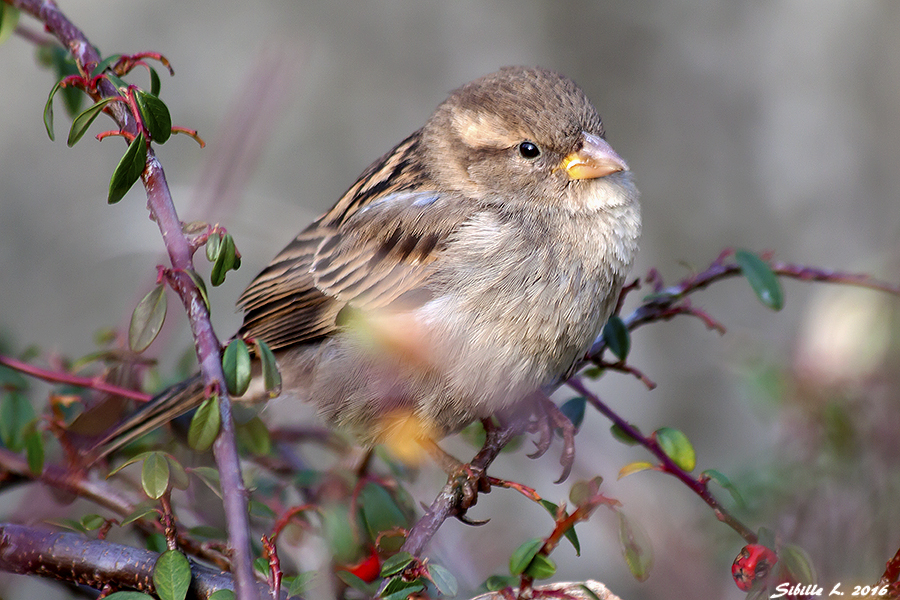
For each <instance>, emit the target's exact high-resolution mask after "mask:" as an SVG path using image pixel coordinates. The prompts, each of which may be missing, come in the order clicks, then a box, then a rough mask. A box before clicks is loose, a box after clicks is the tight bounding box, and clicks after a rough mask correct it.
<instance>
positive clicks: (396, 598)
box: [379, 577, 425, 600]
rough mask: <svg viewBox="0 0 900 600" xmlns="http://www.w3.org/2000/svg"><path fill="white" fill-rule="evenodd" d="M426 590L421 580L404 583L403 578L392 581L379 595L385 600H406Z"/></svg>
mask: <svg viewBox="0 0 900 600" xmlns="http://www.w3.org/2000/svg"><path fill="white" fill-rule="evenodd" d="M424 589H425V584H424V583H422V582H421V581H420V580H418V579H416V580H414V581H403V578H401V577H395V578H393V579H391V580H390V581H389V582H388V583H387V585H386V586H384V589H383V590H382V591H381V594H379V597H380V598H382V599H383V600H405V599H406V598H408V597H409V596H410V595H411V594H416V593H418V592H421V591H422V590H424Z"/></svg>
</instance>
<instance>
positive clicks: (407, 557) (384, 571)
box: [381, 552, 416, 577]
mask: <svg viewBox="0 0 900 600" xmlns="http://www.w3.org/2000/svg"><path fill="white" fill-rule="evenodd" d="M415 560H416V559H415V558H414V557H413V555H412V554H410V553H409V552H398V553H397V554H395V555H393V556H392V557H390V558H389V559H387V560H385V561H384V564H382V565H381V576H382V577H391V576H393V575H397V574H398V573H401V572H402V571H403V569H405V568H406V567H408V566H409V565H411V564H412V563H413V562H415Z"/></svg>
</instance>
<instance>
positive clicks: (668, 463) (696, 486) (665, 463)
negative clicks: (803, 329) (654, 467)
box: [567, 377, 757, 544]
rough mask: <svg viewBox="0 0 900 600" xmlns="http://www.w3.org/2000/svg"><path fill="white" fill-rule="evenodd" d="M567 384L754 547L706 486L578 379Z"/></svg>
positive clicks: (747, 530)
mask: <svg viewBox="0 0 900 600" xmlns="http://www.w3.org/2000/svg"><path fill="white" fill-rule="evenodd" d="M567 383H568V386H569V387H571V388H572V389H573V390H575V391H576V392H578V393H579V394H581V395H582V396H584V397H585V398H586V399H587V401H588V402H590V403H591V405H592V406H594V408H596V409H597V410H598V411H600V413H602V414H603V415H604V416H605V417H606V418H608V419H609V420H610V421H612V422H613V423H614V424H615V425H616V426H617V427H619V428H620V429H621V430H622V431H623V432H625V434H626V435H628V436H629V437H631V438H632V439H634V440H635V441H636V442H637V443H638V444H640V445H641V446H643V447H644V448H646V449H647V450H649V451H650V453H651V454H653V456H655V457H656V458H657V460H659V462H660V470H661V471H663V472H665V473H669V474H670V475H673V476H674V477H676V478H678V479H679V480H681V482H682V483H684V484H685V485H686V486H688V487H689V488H690V489H691V491H693V492H694V493H695V494H697V495H698V496H700V498H702V499H703V501H704V502H706V504H708V505H709V507H710V508H712V509H713V512H714V513H715V515H716V518H717V519H719V520H720V521H722V522H723V523H725V524H726V525H728V526H729V527H731V528H732V529H734V530H735V531H736V532H737V533H738V534H739V535H740V536H741V537H742V538H744V539H745V540H746V541H747V543H748V544H755V543H756V542H757V536H756V533H754V532H753V531H752V530H751V529H750V528H749V527H747V526H746V525H744V524H743V523H741V522H740V521H739V520H738V519H737V518H736V517H735V516H734V515H732V514H731V513H729V512H728V510H727V509H726V508H725V507H723V506H722V505H721V504H720V503H719V501H718V500H717V499H716V497H715V496H713V495H712V492H710V491H709V486H707V485H706V482H704V481H700V480H698V479H694V478H693V477H691V475H690V474H689V473H687V472H686V471H684V469H682V468H681V467H679V466H678V465H676V464H675V462H674V461H673V460H672V459H671V458H669V456H668V455H667V454H666V453H665V452H663V450H662V448H661V447H660V446H659V444H658V443H657V442H656V441H655V440H653V439H651V438H649V437H646V436H644V435H643V434H642V433H641V432H640V431H638V429H637V428H636V427H634V426H632V425H631V424H630V423H629V422H628V421H626V420H625V419H623V418H622V417H620V416H619V415H617V414H616V413H615V412H614V411H613V410H612V409H611V408H609V407H608V406H607V405H606V404H605V403H604V402H603V401H602V400H600V398H599V397H598V396H597V395H596V394H594V393H593V392H591V391H590V390H589V389H588V388H587V387H586V386H585V385H584V383H583V382H582V381H581V379H579V378H578V377H573V378H572V379H570V380H569V381H568V382H567Z"/></svg>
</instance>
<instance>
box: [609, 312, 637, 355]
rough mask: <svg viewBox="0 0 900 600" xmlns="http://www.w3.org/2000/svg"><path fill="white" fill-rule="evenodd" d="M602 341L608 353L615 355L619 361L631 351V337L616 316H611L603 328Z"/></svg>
mask: <svg viewBox="0 0 900 600" xmlns="http://www.w3.org/2000/svg"><path fill="white" fill-rule="evenodd" d="M603 339H604V340H605V341H606V346H607V347H608V348H609V350H610V352H612V353H613V354H615V355H616V358H618V359H619V360H625V358H626V357H627V356H628V351H629V350H631V336H630V335H629V334H628V328H627V327H625V323H623V322H622V319H620V318H619V316H618V315H613V316H611V317H610V318H609V321H607V322H606V325H604V326H603Z"/></svg>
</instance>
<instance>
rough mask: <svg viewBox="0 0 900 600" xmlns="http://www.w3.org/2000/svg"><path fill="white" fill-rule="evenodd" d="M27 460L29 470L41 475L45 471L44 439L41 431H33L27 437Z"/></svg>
mask: <svg viewBox="0 0 900 600" xmlns="http://www.w3.org/2000/svg"><path fill="white" fill-rule="evenodd" d="M25 458H26V459H27V461H28V470H29V471H31V472H32V473H34V474H35V475H40V473H41V472H42V471H43V470H44V439H43V438H42V437H41V433H40V432H39V431H32V432H31V433H29V434H28V435H26V436H25Z"/></svg>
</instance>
